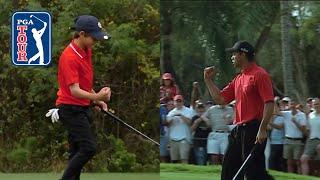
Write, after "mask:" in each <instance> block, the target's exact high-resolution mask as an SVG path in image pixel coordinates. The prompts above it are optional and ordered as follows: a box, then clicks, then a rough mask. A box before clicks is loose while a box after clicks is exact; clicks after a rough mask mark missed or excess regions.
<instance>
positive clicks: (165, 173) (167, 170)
mask: <svg viewBox="0 0 320 180" xmlns="http://www.w3.org/2000/svg"><path fill="white" fill-rule="evenodd" d="M220 172H221V166H195V165H184V164H160V179H161V180H209V179H210V180H219V179H220ZM269 173H270V174H271V175H272V176H273V177H274V178H275V179H276V180H320V178H317V177H313V176H302V175H297V174H291V173H283V172H278V171H269ZM258 179H259V178H258Z"/></svg>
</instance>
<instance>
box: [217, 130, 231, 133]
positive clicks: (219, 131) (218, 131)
mask: <svg viewBox="0 0 320 180" xmlns="http://www.w3.org/2000/svg"><path fill="white" fill-rule="evenodd" d="M214 132H216V133H229V131H222V130H217V131H214Z"/></svg>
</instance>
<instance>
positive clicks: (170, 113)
mask: <svg viewBox="0 0 320 180" xmlns="http://www.w3.org/2000/svg"><path fill="white" fill-rule="evenodd" d="M174 112H175V111H174V110H172V111H170V112H169V113H168V115H167V118H166V120H167V122H171V121H172V120H173V118H174V117H173V113H174Z"/></svg>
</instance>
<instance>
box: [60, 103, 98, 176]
mask: <svg viewBox="0 0 320 180" xmlns="http://www.w3.org/2000/svg"><path fill="white" fill-rule="evenodd" d="M90 118H91V117H90V111H89V108H88V107H81V106H74V105H61V106H59V119H60V121H61V122H62V124H63V126H64V127H65V128H66V129H67V131H68V142H69V153H70V156H69V163H68V166H67V168H66V169H65V171H64V174H63V176H62V180H79V179H80V174H81V170H82V168H83V166H84V165H85V164H86V163H87V162H88V161H89V160H90V159H91V158H92V157H93V156H94V154H95V153H96V150H97V143H96V140H95V139H94V136H93V133H92V131H91V129H90Z"/></svg>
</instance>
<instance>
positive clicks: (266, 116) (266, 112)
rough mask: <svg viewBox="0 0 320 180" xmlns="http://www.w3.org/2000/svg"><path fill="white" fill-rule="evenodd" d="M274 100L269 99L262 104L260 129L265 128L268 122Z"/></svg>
mask: <svg viewBox="0 0 320 180" xmlns="http://www.w3.org/2000/svg"><path fill="white" fill-rule="evenodd" d="M273 109H274V102H273V101H270V102H267V103H265V104H264V109H263V118H262V121H261V124H260V129H261V130H267V127H268V124H269V122H270V119H271V117H272V114H273Z"/></svg>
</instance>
